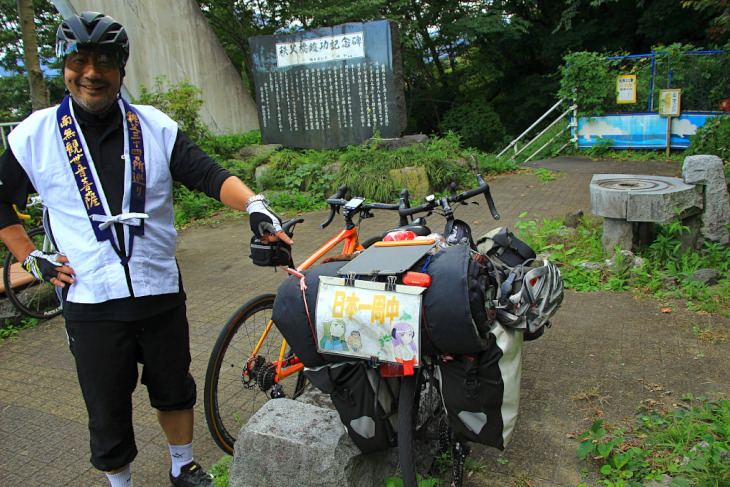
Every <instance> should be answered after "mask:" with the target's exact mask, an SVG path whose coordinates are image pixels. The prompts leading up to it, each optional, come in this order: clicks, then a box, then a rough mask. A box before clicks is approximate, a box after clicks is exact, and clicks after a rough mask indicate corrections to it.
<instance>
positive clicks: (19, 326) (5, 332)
mask: <svg viewBox="0 0 730 487" xmlns="http://www.w3.org/2000/svg"><path fill="white" fill-rule="evenodd" d="M37 324H38V319H37V318H27V317H25V318H22V319H21V320H20V322H16V321H13V320H10V318H6V319H5V324H4V325H3V326H2V327H0V342H1V341H3V340H7V339H13V338H15V337H16V336H17V335H18V333H19V332H20V330H23V329H25V328H31V327H33V326H35V325H37Z"/></svg>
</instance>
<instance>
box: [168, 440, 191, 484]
mask: <svg viewBox="0 0 730 487" xmlns="http://www.w3.org/2000/svg"><path fill="white" fill-rule="evenodd" d="M167 446H169V447H170V458H171V459H172V476H173V477H177V476H178V475H180V469H181V468H182V467H184V466H185V465H187V464H188V463H190V462H192V461H193V444H192V443H188V444H187V445H170V444H168V445H167Z"/></svg>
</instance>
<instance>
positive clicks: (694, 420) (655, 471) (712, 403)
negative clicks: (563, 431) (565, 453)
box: [577, 394, 730, 487]
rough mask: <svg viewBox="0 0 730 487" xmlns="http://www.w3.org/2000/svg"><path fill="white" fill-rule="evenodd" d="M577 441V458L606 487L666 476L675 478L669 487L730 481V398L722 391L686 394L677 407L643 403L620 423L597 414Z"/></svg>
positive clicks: (719, 485) (629, 486) (708, 486)
mask: <svg viewBox="0 0 730 487" xmlns="http://www.w3.org/2000/svg"><path fill="white" fill-rule="evenodd" d="M579 440H580V444H579V446H578V450H577V454H578V457H579V458H580V459H582V460H585V461H586V462H587V463H588V465H589V466H591V467H593V468H596V469H598V470H599V472H600V475H601V479H600V483H601V484H603V485H604V486H607V487H641V486H643V485H644V483H645V482H649V481H651V480H661V479H662V478H664V476H669V477H671V478H672V479H673V480H672V481H671V483H669V484H668V485H669V486H670V487H689V486H701V487H723V486H728V485H730V402H729V401H728V400H727V398H725V397H722V396H720V397H718V398H717V399H714V400H710V399H707V398H705V397H698V398H694V397H693V396H692V395H689V394H687V395H684V396H682V400H681V401H680V402H679V403H678V404H676V409H675V410H673V411H666V410H664V409H662V408H655V407H652V406H651V405H649V406H646V405H645V406H642V407H641V408H640V410H639V412H638V414H637V415H636V416H635V418H634V419H633V421H632V422H630V423H629V424H626V425H622V426H618V425H615V426H614V425H609V423H607V422H606V421H605V420H603V419H599V420H597V421H594V422H593V424H592V426H591V428H590V429H589V430H588V431H585V432H584V433H582V434H581V435H580V437H579ZM662 485H667V484H662ZM585 486H586V484H581V486H579V487H585Z"/></svg>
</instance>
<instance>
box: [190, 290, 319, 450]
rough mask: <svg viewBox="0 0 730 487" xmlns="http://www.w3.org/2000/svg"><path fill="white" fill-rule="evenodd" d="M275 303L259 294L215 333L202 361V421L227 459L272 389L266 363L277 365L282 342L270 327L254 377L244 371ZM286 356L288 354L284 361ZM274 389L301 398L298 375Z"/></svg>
mask: <svg viewBox="0 0 730 487" xmlns="http://www.w3.org/2000/svg"><path fill="white" fill-rule="evenodd" d="M275 297H276V295H274V294H263V295H261V296H257V297H255V298H253V299H251V300H249V301H247V302H246V303H245V304H243V305H242V306H241V307H240V308H238V310H237V311H236V312H235V313H233V315H232V316H231V317H230V318H229V319H228V322H227V323H226V324H225V326H224V327H223V329H222V330H221V333H220V335H219V336H218V340H217V341H216V343H215V346H214V347H213V351H212V352H211V355H210V360H209V361H208V370H207V372H206V374H205V392H204V396H203V397H204V399H203V403H204V406H205V419H206V422H207V423H208V429H209V430H210V434H211V435H212V437H213V440H214V441H215V443H216V444H217V445H218V446H219V447H220V448H221V450H223V451H224V452H226V453H229V454H231V453H233V448H234V445H235V443H236V439H237V436H238V432H239V431H240V429H241V426H243V424H244V423H246V422H247V421H248V419H249V418H250V417H251V416H252V415H253V414H254V413H256V411H258V410H259V408H261V406H263V404H264V403H265V402H266V401H268V400H269V399H270V396H271V391H272V390H274V387H275V384H273V379H272V377H273V376H272V370H271V367H272V366H273V365H272V364H271V361H272V360H278V357H279V353H280V349H281V344H282V340H283V338H282V336H281V334H280V333H279V331H278V330H277V329H276V327H275V326H272V328H271V330H270V332H269V334H268V335H267V336H266V338H265V339H264V340H263V343H262V345H261V348H260V350H259V355H258V356H257V357H261V359H262V363H261V367H260V368H258V369H256V370H257V371H258V372H255V371H252V369H250V368H249V366H250V364H251V362H250V361H249V358H250V357H251V354H252V353H253V350H254V348H255V346H256V344H257V342H258V341H259V339H260V338H261V336H262V334H263V332H264V329H265V327H266V325H267V324H268V323H269V321H270V319H271V312H272V309H273V307H274V298H275ZM287 347H288V346H287ZM290 353H292V352H291V349H290V348H288V350H287V355H286V356H288V354H290ZM292 355H293V353H292ZM244 372H247V374H248V375H246V376H245V375H244ZM244 378H246V380H248V382H247V383H244ZM278 385H280V386H281V387H282V393H283V394H284V397H291V398H296V397H298V396H299V395H301V393H302V392H304V387H305V385H306V379H305V377H304V374H303V373H302V372H299V373H297V374H294V375H292V376H290V377H287V378H286V379H284V380H282V381H280V382H279V384H278Z"/></svg>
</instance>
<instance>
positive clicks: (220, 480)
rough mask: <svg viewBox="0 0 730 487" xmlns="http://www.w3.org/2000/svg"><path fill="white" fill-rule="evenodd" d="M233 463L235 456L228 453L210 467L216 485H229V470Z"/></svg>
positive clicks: (221, 486)
mask: <svg viewBox="0 0 730 487" xmlns="http://www.w3.org/2000/svg"><path fill="white" fill-rule="evenodd" d="M231 463H233V457H232V456H231V455H226V456H224V457H223V458H221V459H220V460H218V462H216V463H214V464H213V465H212V466H211V467H210V469H209V470H208V473H210V474H211V475H212V476H213V484H214V485H215V487H228V470H229V469H230V468H231Z"/></svg>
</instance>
